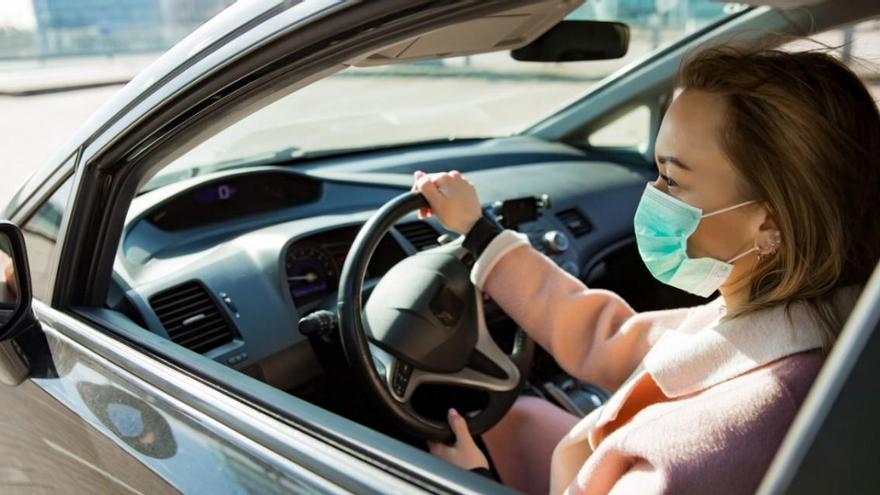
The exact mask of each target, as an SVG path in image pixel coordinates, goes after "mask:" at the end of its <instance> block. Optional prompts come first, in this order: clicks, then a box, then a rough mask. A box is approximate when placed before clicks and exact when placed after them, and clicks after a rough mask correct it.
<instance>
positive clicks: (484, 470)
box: [470, 467, 498, 481]
mask: <svg viewBox="0 0 880 495" xmlns="http://www.w3.org/2000/svg"><path fill="white" fill-rule="evenodd" d="M470 471H471V472H473V473H477V474H479V475H482V476H485V477H487V478H489V479H491V480H495V481H498V479H497V478H495V476H493V475H492V471H490V470H489V468H484V467H475V468H473V469H470Z"/></svg>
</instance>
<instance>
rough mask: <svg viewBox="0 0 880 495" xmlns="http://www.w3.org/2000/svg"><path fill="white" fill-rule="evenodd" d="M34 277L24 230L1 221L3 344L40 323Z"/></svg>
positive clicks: (0, 325)
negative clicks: (34, 302) (35, 308)
mask: <svg viewBox="0 0 880 495" xmlns="http://www.w3.org/2000/svg"><path fill="white" fill-rule="evenodd" d="M31 298H32V294H31V276H30V270H29V268H28V261H27V251H25V246H24V236H22V235H21V230H20V229H19V228H18V226H17V225H15V224H14V223H12V222H9V221H5V220H3V221H0V341H6V340H9V339H11V338H13V337H15V336H16V335H18V334H19V333H20V332H21V331H22V330H25V329H27V328H28V326H30V325H32V324H33V323H34V322H36V317H35V316H34V312H33V309H31Z"/></svg>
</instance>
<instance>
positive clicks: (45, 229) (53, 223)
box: [22, 177, 73, 301]
mask: <svg viewBox="0 0 880 495" xmlns="http://www.w3.org/2000/svg"><path fill="white" fill-rule="evenodd" d="M72 183H73V178H72V177H71V178H69V179H67V180H66V181H64V183H63V184H62V185H61V187H59V188H58V189H57V190H55V192H54V193H52V196H50V197H49V199H48V200H46V202H45V203H43V205H42V206H40V208H39V209H38V210H37V211H36V213H34V215H33V216H32V217H31V218H30V219H29V220H28V221H27V222H25V224H24V226H23V227H22V231H23V233H24V238H25V244H26V246H27V253H28V264H29V265H30V272H31V284H32V285H33V289H34V297H35V298H37V299H39V300H41V301H48V300H49V296H50V294H51V288H50V287H49V264H50V260H51V259H52V255H53V253H54V251H55V245H56V244H57V242H58V232H59V231H60V230H61V220H62V218H63V217H64V212H65V210H66V209H67V198H68V197H69V196H70V189H71V184H72Z"/></svg>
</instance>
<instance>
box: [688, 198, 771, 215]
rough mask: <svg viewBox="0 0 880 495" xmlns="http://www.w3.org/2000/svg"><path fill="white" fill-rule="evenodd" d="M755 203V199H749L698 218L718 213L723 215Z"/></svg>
mask: <svg viewBox="0 0 880 495" xmlns="http://www.w3.org/2000/svg"><path fill="white" fill-rule="evenodd" d="M757 202H758V200H757V199H750V200H748V201H743V202H742V203H739V204H736V205H733V206H728V207H727V208H722V209H720V210H718V211H713V212H712V213H706V214H705V215H702V216H700V218H706V217H711V216H712V215H718V214H719V213H724V212H725V211H730V210H735V209H737V208H739V207H740V206H745V205H747V204H751V203H757Z"/></svg>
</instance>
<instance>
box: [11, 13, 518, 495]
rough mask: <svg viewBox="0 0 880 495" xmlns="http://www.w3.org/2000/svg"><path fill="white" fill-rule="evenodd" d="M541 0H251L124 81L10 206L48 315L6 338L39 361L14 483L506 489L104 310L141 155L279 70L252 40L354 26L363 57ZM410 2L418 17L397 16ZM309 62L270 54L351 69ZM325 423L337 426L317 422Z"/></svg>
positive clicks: (23, 412)
mask: <svg viewBox="0 0 880 495" xmlns="http://www.w3.org/2000/svg"><path fill="white" fill-rule="evenodd" d="M528 3H534V2H497V1H496V2H484V1H479V2H477V1H460V2H440V3H435V2H404V1H396V2H395V1H385V2H368V3H366V4H361V3H354V4H353V5H348V4H347V3H346V2H333V1H316V2H300V3H296V2H288V1H279V2H269V1H263V2H251V3H247V4H246V5H245V3H242V6H241V7H240V8H238V9H237V10H235V11H234V12H232V13H226V14H224V15H225V17H224V18H223V19H221V20H220V21H219V22H215V23H214V24H213V25H212V26H211V27H210V28H209V29H208V30H206V31H205V32H204V33H202V35H203V37H201V38H199V37H198V36H197V37H195V38H192V37H191V38H188V39H187V40H185V41H184V42H183V44H182V45H181V46H179V47H178V48H177V49H176V54H177V56H180V55H181V54H184V55H185V57H183V58H182V59H178V62H179V63H178V62H175V61H174V60H175V59H174V56H175V54H172V56H170V57H165V58H163V59H162V60H160V61H159V62H158V63H157V67H159V68H161V67H162V66H163V64H164V65H168V64H171V66H173V68H171V69H170V70H168V71H165V72H164V74H165V75H164V76H163V79H160V80H158V81H156V80H151V79H150V77H151V76H150V75H147V76H142V77H139V78H138V79H136V80H135V81H133V83H132V84H130V85H129V86H127V88H126V89H125V90H124V91H123V92H122V94H121V95H120V96H119V99H120V100H121V99H127V101H126V102H125V103H124V104H121V105H117V106H116V107H115V108H114V107H113V105H110V110H107V111H104V112H102V113H100V114H98V116H97V117H96V118H95V119H93V121H92V122H91V123H89V124H87V125H86V126H85V127H84V130H83V131H81V132H80V134H79V135H78V136H77V138H76V139H75V148H76V149H75V150H68V154H69V156H70V158H69V159H65V160H59V163H61V164H60V165H59V166H58V167H53V168H52V169H51V171H50V172H49V173H48V174H45V175H41V174H37V176H36V177H39V178H40V180H39V181H38V182H33V179H32V181H31V182H29V183H28V185H26V186H25V189H27V190H28V191H27V193H25V194H23V195H22V197H21V198H19V199H20V206H19V207H18V208H16V209H15V212H14V216H13V219H14V220H15V221H16V222H17V223H18V224H19V225H21V226H22V230H23V231H24V232H25V233H26V234H27V235H28V236H29V237H30V238H31V239H34V240H32V241H31V244H32V247H33V251H34V254H33V255H31V256H32V258H31V260H32V261H31V264H32V265H33V267H32V268H33V271H34V273H36V274H37V275H38V279H35V280H34V282H35V284H34V285H33V288H34V290H35V296H36V298H35V299H34V300H33V305H32V309H33V312H34V314H35V316H36V319H37V320H38V321H39V327H38V328H36V329H35V330H33V331H29V332H26V333H23V334H22V335H18V336H16V337H15V338H14V339H11V340H7V341H6V342H5V343H4V344H3V350H4V352H3V354H2V360H3V363H4V364H5V365H12V364H18V365H21V367H22V369H26V371H27V375H26V376H22V378H24V379H23V380H7V381H9V382H10V383H9V384H8V385H3V386H2V388H0V393H2V394H3V395H2V399H0V400H2V404H3V406H2V412H0V421H2V422H3V425H4V426H6V430H4V432H5V433H6V435H5V436H4V440H3V442H2V443H0V447H2V456H3V461H0V463H2V464H0V483H3V484H4V485H5V486H11V487H20V488H21V491H25V492H28V493H31V492H33V491H35V490H44V491H46V492H52V493H57V492H61V493H64V492H69V493H82V492H99V493H125V492H136V493H167V492H174V491H182V492H187V493H202V492H205V493H213V492H218V493H228V492H232V493H287V492H292V491H293V492H322V493H323V492H337V491H349V492H351V491H353V492H357V493H387V492H395V493H397V492H400V493H419V492H424V491H430V492H449V491H456V492H460V491H480V492H486V493H489V492H502V493H504V492H506V490H505V489H504V488H503V487H501V486H500V485H497V484H494V483H492V482H490V481H489V480H486V479H485V478H482V477H480V476H478V475H465V476H460V475H461V471H460V470H455V469H454V468H452V467H451V466H449V465H448V464H446V463H444V462H442V461H440V460H438V459H435V458H433V457H431V456H430V455H428V454H427V453H421V452H413V451H412V449H411V448H408V447H407V448H404V446H403V445H402V444H399V443H397V442H396V441H393V440H392V439H389V438H385V437H382V436H380V435H377V434H376V433H374V432H372V431H370V430H367V429H366V428H361V427H359V426H358V425H354V424H350V423H349V422H345V421H341V420H338V421H337V420H336V419H333V418H331V419H330V420H327V419H326V418H323V417H322V416H325V415H326V413H325V412H324V411H322V410H319V409H318V408H315V407H310V406H309V405H308V404H303V403H301V401H299V402H297V401H294V400H292V398H291V399H290V400H289V402H290V404H291V407H295V408H297V410H296V413H297V415H298V417H299V419H300V420H301V423H302V424H299V425H297V424H295V423H294V422H292V421H289V420H287V421H282V420H280V419H279V417H278V416H277V415H276V414H273V413H272V412H270V411H267V410H265V409H264V408H261V407H259V403H258V402H257V401H248V400H247V397H246V395H247V394H246V393H244V392H243V391H246V390H248V387H251V390H252V389H253V388H257V387H259V385H260V384H259V383H257V382H255V381H254V380H250V381H248V378H247V377H245V376H242V377H239V378H238V380H239V381H240V382H241V383H240V387H241V389H240V390H239V392H242V393H240V394H238V395H233V394H230V393H229V392H228V391H227V390H223V389H220V388H218V387H216V386H213V385H212V384H211V383H209V381H207V380H205V379H204V377H203V376H201V375H200V371H203V370H204V369H213V371H219V370H220V369H221V368H223V367H222V366H221V365H220V364H219V363H215V362H209V361H210V360H207V359H204V360H203V361H200V362H199V367H198V368H189V369H187V368H184V367H182V366H181V365H180V363H181V362H182V361H183V360H181V361H176V360H175V359H174V356H175V355H176V354H179V353H180V352H182V351H181V349H176V348H175V347H174V346H173V345H172V344H170V343H169V342H167V341H165V340H164V339H161V338H159V337H157V336H152V337H151V336H149V335H146V336H144V335H138V336H137V339H136V340H135V339H129V338H127V336H126V334H125V333H124V332H123V331H117V332H114V329H116V330H118V329H119V328H120V327H121V326H122V325H115V323H114V322H118V321H119V320H120V319H122V318H121V316H120V315H119V314H117V313H114V312H113V311H107V310H102V309H101V306H102V305H103V302H104V301H105V300H106V292H107V285H108V284H109V277H110V275H109V274H110V272H111V271H112V262H113V259H114V256H115V250H116V244H115V243H114V242H115V240H118V236H119V231H120V229H121V226H122V221H121V217H120V216H121V215H124V212H125V211H126V206H127V201H128V200H130V198H131V195H132V194H133V191H134V187H135V185H136V183H137V181H138V180H139V175H138V174H141V175H142V174H143V173H144V172H145V170H146V169H145V168H144V167H146V166H147V165H146V164H144V163H141V162H139V161H138V160H137V157H138V156H139V155H140V154H142V153H144V152H145V150H150V151H151V152H153V151H154V148H153V147H155V146H157V145H158V143H161V142H162V139H163V137H162V136H163V135H168V134H169V133H173V132H174V131H175V129H176V126H179V125H180V124H181V123H182V122H183V121H184V120H186V119H192V118H195V117H198V116H199V115H201V114H202V113H208V112H209V111H213V108H209V107H210V106H211V105H212V104H216V103H217V102H218V101H222V100H223V98H224V97H225V96H226V95H229V94H231V93H232V92H238V91H241V92H247V91H252V90H254V87H256V86H259V85H261V84H269V83H267V82H266V81H265V80H258V79H257V78H256V75H260V74H259V73H258V72H257V70H258V69H259V65H257V64H258V63H263V64H265V63H267V62H268V61H272V59H273V58H274V59H277V47H276V51H275V52H272V51H268V50H267V51H266V52H265V54H261V53H260V52H255V49H256V47H259V46H260V45H261V44H262V43H268V41H271V40H277V39H279V38H282V36H281V35H280V34H279V33H283V34H284V37H283V39H282V40H281V42H283V43H284V46H286V47H287V49H291V47H293V48H295V47H297V46H302V47H309V48H310V49H312V50H315V51H316V52H319V53H320V50H319V47H327V46H331V45H328V40H332V39H333V38H336V37H338V35H339V33H349V31H346V30H347V29H352V28H353V27H354V28H359V29H361V31H357V33H360V34H361V36H360V38H358V39H354V40H353V41H352V43H351V46H350V47H349V48H350V49H351V50H352V53H353V52H354V51H355V50H356V49H357V45H356V43H355V41H356V42H366V41H367V40H369V41H370V42H371V43H374V44H381V43H383V42H384V43H391V42H395V41H400V40H402V39H406V35H407V33H408V32H415V30H417V29H422V30H425V29H428V28H429V26H431V25H432V24H437V23H439V22H447V23H452V22H454V20H455V19H456V18H458V17H460V16H468V15H479V13H480V12H491V11H492V10H493V9H494V10H496V11H497V10H503V9H504V8H510V6H511V5H516V4H528ZM416 4H419V5H416ZM354 7H357V8H354ZM391 13H394V14H395V15H392V14H391ZM331 14H335V16H333V15H331ZM407 15H408V16H410V17H412V18H413V19H412V20H411V21H410V24H409V26H404V27H402V28H398V27H395V26H394V25H393V23H394V21H396V20H399V19H401V18H405V17H406V16H407ZM237 16H240V17H237ZM242 18H243V19H246V20H244V21H242V20H241V19H242ZM324 19H331V20H332V21H333V22H319V21H323V20H324ZM366 28H369V29H371V30H374V31H375V32H376V34H368V33H367V32H366V31H365V29H366ZM407 29H409V30H410V31H407ZM380 35H382V36H385V38H378V36H380ZM300 38H302V40H300ZM343 39H344V38H343ZM295 53H296V52H295ZM243 54H248V55H249V56H248V57H245V56H244V55H243ZM258 55H259V56H258ZM300 55H302V54H300ZM340 56H345V54H344V53H343V54H342V55H340ZM180 60H182V62H180ZM233 62H234V63H233ZM311 63H312V65H311V66H309V65H307V64H305V63H303V64H301V65H302V67H301V70H302V71H301V72H300V73H297V74H295V75H290V74H289V73H288V74H283V72H284V71H285V70H287V69H289V67H284V66H283V65H282V66H279V67H274V69H273V70H277V71H279V72H278V73H275V74H274V76H275V77H279V78H280V77H282V76H284V77H288V78H290V77H302V78H303V79H304V81H307V80H308V79H307V78H308V77H314V76H316V75H320V74H322V73H325V72H326V71H328V70H333V69H338V68H339V67H340V66H339V65H338V63H331V64H327V63H326V62H323V63H325V66H324V67H317V66H318V65H320V63H322V60H320V59H317V60H315V61H311ZM287 64H288V65H290V66H292V65H294V64H293V63H292V62H290V61H287ZM220 67H222V68H223V70H222V71H221V70H219V69H218V68H220ZM287 72H291V71H290V70H287ZM255 74H256V75H255ZM249 78H250V79H249ZM267 79H270V81H271V78H267ZM287 82H289V80H288V81H287ZM236 84H238V85H236ZM224 91H228V93H224ZM234 108H235V107H234V105H232V104H230V105H229V107H228V108H227V109H224V111H227V112H233V111H234ZM175 151H177V150H174V149H173V148H168V149H167V150H163V152H165V153H172V152H175ZM159 154H160V155H161V152H160V153H159ZM151 156H152V157H154V158H155V156H157V155H156V154H155V153H153V154H152V155H151ZM138 167H141V168H140V169H139V168H138ZM60 205H63V206H60ZM36 239H39V240H36ZM28 248H31V246H28ZM34 255H36V257H34ZM23 266H24V265H19V268H20V269H21V270H25V268H23ZM22 273H24V272H22ZM212 367H213V368H212ZM319 421H320V423H321V425H322V427H323V428H324V431H317V429H316V428H315V427H316V425H317V424H318V423H319ZM309 422H311V423H312V424H309ZM328 425H330V426H329V427H328ZM406 456H409V458H407V457H406ZM456 478H457V479H456Z"/></svg>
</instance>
